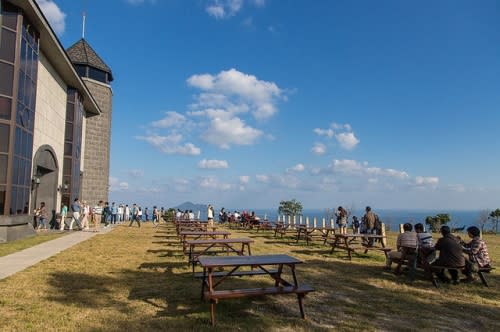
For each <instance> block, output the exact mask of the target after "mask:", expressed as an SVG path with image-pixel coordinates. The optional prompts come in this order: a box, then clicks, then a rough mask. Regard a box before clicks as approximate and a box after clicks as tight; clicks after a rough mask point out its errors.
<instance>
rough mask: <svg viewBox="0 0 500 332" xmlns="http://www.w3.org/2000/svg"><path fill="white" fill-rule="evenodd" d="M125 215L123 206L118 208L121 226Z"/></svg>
mask: <svg viewBox="0 0 500 332" xmlns="http://www.w3.org/2000/svg"><path fill="white" fill-rule="evenodd" d="M123 213H124V212H123V204H120V205H119V206H118V223H120V224H121V223H122V221H123Z"/></svg>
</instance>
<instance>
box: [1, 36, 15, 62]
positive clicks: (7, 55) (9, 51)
mask: <svg viewBox="0 0 500 332" xmlns="http://www.w3.org/2000/svg"><path fill="white" fill-rule="evenodd" d="M0 40H1V43H0V59H2V60H6V61H9V62H14V60H15V58H16V33H15V32H13V31H10V30H7V29H5V28H2V37H1V39H0Z"/></svg>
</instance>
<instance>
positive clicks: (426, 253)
mask: <svg viewBox="0 0 500 332" xmlns="http://www.w3.org/2000/svg"><path fill="white" fill-rule="evenodd" d="M415 232H416V233H417V242H418V255H419V262H420V263H422V264H427V263H431V262H432V261H433V260H435V259H436V249H434V244H433V242H432V235H431V234H430V233H427V232H426V231H425V230H424V225H423V224H421V223H418V224H415Z"/></svg>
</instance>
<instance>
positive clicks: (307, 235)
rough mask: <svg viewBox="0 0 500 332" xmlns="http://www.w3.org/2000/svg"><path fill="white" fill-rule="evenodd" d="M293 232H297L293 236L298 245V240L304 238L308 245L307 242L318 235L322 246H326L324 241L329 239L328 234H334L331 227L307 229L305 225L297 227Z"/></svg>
mask: <svg viewBox="0 0 500 332" xmlns="http://www.w3.org/2000/svg"><path fill="white" fill-rule="evenodd" d="M295 231H296V232H297V234H296V235H295V239H296V241H295V242H296V243H299V240H300V239H301V238H304V239H305V240H306V244H307V245H309V241H312V240H313V239H314V235H315V234H318V235H319V237H320V238H321V240H322V241H323V244H326V241H327V240H328V239H329V237H330V233H332V234H335V228H333V227H308V226H306V225H299V226H297V228H296V229H295Z"/></svg>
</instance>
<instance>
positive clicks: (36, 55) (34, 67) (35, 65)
mask: <svg viewBox="0 0 500 332" xmlns="http://www.w3.org/2000/svg"><path fill="white" fill-rule="evenodd" d="M33 64H34V65H33V77H32V78H33V81H34V82H36V78H37V76H38V54H36V52H33Z"/></svg>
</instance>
